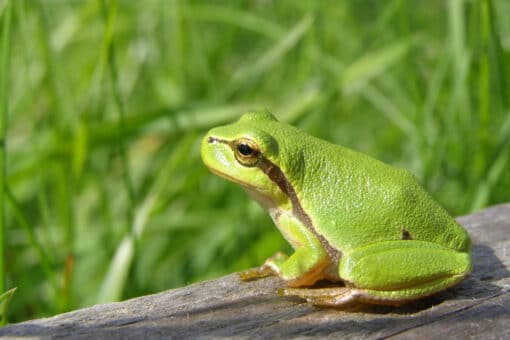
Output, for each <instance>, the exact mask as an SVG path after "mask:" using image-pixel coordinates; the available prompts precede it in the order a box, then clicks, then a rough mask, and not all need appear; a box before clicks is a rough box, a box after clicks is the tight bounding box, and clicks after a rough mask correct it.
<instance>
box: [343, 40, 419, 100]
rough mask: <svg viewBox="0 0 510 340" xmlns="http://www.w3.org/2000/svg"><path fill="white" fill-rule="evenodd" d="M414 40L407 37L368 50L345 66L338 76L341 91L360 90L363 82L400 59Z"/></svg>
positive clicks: (346, 92)
mask: <svg viewBox="0 0 510 340" xmlns="http://www.w3.org/2000/svg"><path fill="white" fill-rule="evenodd" d="M414 40H415V39H414V38H412V37H408V38H404V39H402V40H399V41H397V42H395V43H391V44H389V45H388V46H384V47H383V48H380V49H378V50H376V51H370V52H368V53H367V54H365V55H364V56H363V57H361V58H360V59H358V60H357V61H355V62H353V63H352V64H351V65H349V66H347V67H346V68H345V69H344V70H343V73H342V76H341V77H340V89H341V90H342V92H343V93H345V94H350V93H353V92H357V91H359V90H361V89H362V88H363V85H364V84H366V83H367V82H369V81H370V80H371V79H372V78H375V77H376V76H378V75H379V74H381V73H382V72H384V71H385V70H386V69H387V68H388V67H390V66H392V65H394V64H395V63H397V62H398V61H399V60H401V59H402V58H403V57H404V56H405V55H406V54H407V52H408V51H409V49H410V47H411V46H412V44H413V43H414Z"/></svg>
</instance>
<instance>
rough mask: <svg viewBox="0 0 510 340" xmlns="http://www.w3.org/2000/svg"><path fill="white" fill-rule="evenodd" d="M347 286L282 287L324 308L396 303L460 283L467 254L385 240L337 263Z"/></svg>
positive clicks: (425, 244)
mask: <svg viewBox="0 0 510 340" xmlns="http://www.w3.org/2000/svg"><path fill="white" fill-rule="evenodd" d="M339 271H340V277H341V278H342V279H343V280H345V282H346V285H347V287H337V288H323V289H292V288H291V289H286V290H283V291H282V293H283V294H284V295H294V296H299V297H302V298H305V299H307V300H308V301H309V302H311V303H313V304H316V305H323V306H341V305H346V304H350V303H353V302H358V301H359V302H367V303H374V304H390V305H399V304H401V303H404V302H406V301H409V300H413V299H418V298H421V297H425V296H428V295H431V294H434V293H436V292H439V291H441V290H444V289H446V288H448V287H451V286H453V285H455V284H457V283H458V282H460V281H461V280H462V279H463V278H464V277H465V276H466V275H467V274H469V272H470V271H471V260H470V257H469V255H468V254H465V253H459V252H456V251H453V250H449V249H447V248H444V247H441V246H439V245H436V244H434V243H429V242H423V241H413V240H405V241H390V242H382V243H378V244H373V245H370V246H365V247H362V248H360V249H358V250H355V251H353V252H351V253H349V254H348V255H346V254H344V258H342V260H341V261H340V265H339Z"/></svg>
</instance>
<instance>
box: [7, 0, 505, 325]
mask: <svg viewBox="0 0 510 340" xmlns="http://www.w3.org/2000/svg"><path fill="white" fill-rule="evenodd" d="M7 3H8V2H6V1H0V22H1V25H0V27H1V32H0V34H1V41H3V44H2V51H0V59H1V65H4V67H3V68H2V73H1V74H0V84H3V86H2V87H0V90H1V91H2V92H1V94H2V96H0V116H1V117H2V119H3V121H4V123H3V124H2V125H1V126H2V127H3V128H5V135H4V140H6V141H8V143H7V144H6V145H7V147H6V148H2V149H1V154H0V167H1V165H2V157H6V158H4V159H5V162H3V164H5V165H6V174H5V176H2V175H1V174H0V178H1V181H3V182H4V183H5V185H6V189H5V193H4V195H3V196H1V195H0V197H3V199H2V200H1V202H0V203H1V204H2V207H3V208H4V209H5V224H4V228H3V233H1V234H2V235H3V236H4V242H3V243H2V245H4V246H5V248H4V249H5V250H4V262H3V263H4V264H5V265H4V267H3V269H1V266H0V277H2V276H3V277H4V279H3V280H0V281H2V283H3V289H2V291H0V294H2V293H4V292H5V291H7V290H8V289H11V288H14V287H17V290H16V292H15V293H14V294H13V295H12V292H9V293H8V294H7V295H4V296H5V297H6V298H5V301H7V300H8V298H10V304H9V306H8V307H9V308H8V315H9V320H10V321H20V320H25V319H28V318H34V317H40V316H47V315H52V314H56V313H60V312H63V311H67V310H71V309H75V308H79V307H83V306H87V305H91V304H94V303H98V302H104V301H113V300H120V299H125V298H129V297H134V296H139V295H143V294H149V293H152V292H157V291H160V290H164V289H168V288H172V287H178V286H182V285H185V284H188V283H191V282H196V281H200V280H205V279H209V278H213V277H217V276H220V275H223V274H226V273H230V272H233V271H236V270H240V269H242V268H247V267H249V266H253V265H256V264H258V263H260V262H262V261H263V260H264V258H266V257H268V256H270V255H272V253H274V252H275V251H276V250H279V249H284V250H285V249H287V250H288V249H289V247H288V245H286V244H285V242H284V240H283V239H282V237H281V236H280V235H279V234H278V232H277V231H276V229H275V228H274V227H273V226H272V223H271V221H270V219H269V217H268V216H267V214H266V213H265V212H264V211H262V209H261V208H259V207H258V206H257V205H256V204H255V203H254V202H252V201H250V200H249V199H248V198H247V197H246V195H245V193H244V192H243V191H242V190H241V189H239V188H238V187H236V186H235V185H233V184H230V183H227V182H226V181H224V180H222V179H220V178H218V177H216V176H214V175H212V174H210V173H209V172H208V171H207V170H206V169H205V167H204V166H203V165H202V163H201V160H200V157H199V143H200V139H201V136H203V134H204V133H205V131H206V130H207V129H209V128H210V127H213V126H216V125H219V124H223V123H227V122H230V121H233V120H234V119H236V118H237V117H238V116H239V115H240V114H241V113H242V112H243V111H245V110H248V109H253V108H268V109H270V110H271V111H272V112H273V113H275V115H276V116H278V117H279V118H280V119H281V120H283V121H286V122H289V123H292V124H295V125H297V126H299V127H300V128H302V129H304V130H306V131H308V132H309V133H311V134H313V135H316V136H320V137H322V138H325V139H327V140H330V141H333V142H335V143H339V144H343V145H346V146H348V147H351V148H354V149H357V150H361V151H363V152H366V153H368V154H370V155H372V156H374V157H376V158H379V159H382V160H384V161H386V162H389V163H392V164H395V165H398V166H402V167H406V168H409V169H410V170H412V171H413V173H415V174H416V175H417V176H418V177H419V179H420V180H421V181H422V183H423V184H424V186H425V187H426V188H427V189H428V190H429V191H430V192H431V193H432V194H433V196H434V197H435V198H436V199H437V200H438V201H439V202H441V203H442V204H443V205H444V206H445V207H446V208H447V209H448V210H449V211H450V212H451V213H452V214H454V215H459V214H466V213H469V212H471V211H473V210H476V209H480V208H483V207H485V206H488V205H491V204H496V203H499V202H507V201H510V190H509V188H510V164H509V158H510V101H509V97H508V96H509V87H508V86H509V85H508V81H509V79H510V69H509V64H510V22H509V21H508V20H507V18H506V16H505V13H509V11H510V5H509V4H508V2H507V1H505V0H493V1H488V0H480V1H460V0H451V1H447V2H445V1H439V0H437V1H412V2H410V1H402V0H395V1H375V0H372V1H354V0H352V1H332V0H331V1H291V0H282V1H180V0H173V1H170V0H147V1H128V0H118V1H109V0H88V1H86V0H83V1H80V0H76V1H64V0H38V1H36V0H16V1H10V3H11V5H12V8H11V9H12V20H11V22H9V20H8V19H7V17H8V7H7V6H6V5H7ZM9 31H10V34H9ZM9 50H10V51H9ZM6 94H7V95H6ZM0 133H2V129H0ZM0 217H1V215H0ZM0 229H1V227H0ZM0 287H1V285H0Z"/></svg>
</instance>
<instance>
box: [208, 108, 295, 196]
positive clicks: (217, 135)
mask: <svg viewBox="0 0 510 340" xmlns="http://www.w3.org/2000/svg"><path fill="white" fill-rule="evenodd" d="M283 125H284V124H282V123H279V122H278V121H277V119H276V118H275V117H274V116H273V115H272V114H271V113H269V112H267V111H259V112H249V113H245V114H244V115H243V116H242V117H241V118H240V119H239V120H238V121H237V122H235V123H233V124H230V125H225V126H220V127H217V128H214V129H212V130H210V131H209V132H208V133H207V134H206V135H205V137H204V139H203V141H202V147H201V153H202V159H203V161H204V163H205V165H206V166H207V167H208V168H209V169H210V170H211V171H212V172H213V173H215V174H217V175H219V176H221V177H224V178H226V179H228V180H230V181H232V182H235V183H238V184H240V185H241V186H243V187H244V188H245V189H246V190H247V191H248V192H249V193H250V194H252V195H254V196H255V198H257V199H258V200H259V201H261V203H262V204H264V205H266V206H271V205H273V204H280V203H281V202H282V200H286V197H285V196H286V195H285V193H284V192H283V191H282V185H284V183H283V181H284V180H285V178H284V175H283V172H282V170H281V169H280V167H279V166H280V165H281V162H282V158H281V156H280V152H281V148H280V145H279V143H278V139H279V138H278V137H277V136H278V135H279V133H278V130H281V129H282V126H283Z"/></svg>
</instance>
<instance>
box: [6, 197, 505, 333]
mask: <svg viewBox="0 0 510 340" xmlns="http://www.w3.org/2000/svg"><path fill="white" fill-rule="evenodd" d="M459 221H460V223H462V224H463V225H465V226H466V228H467V230H468V231H469V233H470V234H471V236H472V239H473V260H474V272H473V274H472V275H471V276H470V277H469V278H468V279H467V280H466V281H464V282H463V283H461V284H460V285H459V286H458V287H456V288H453V289H451V290H449V291H446V292H443V293H441V294H438V295H436V296H434V297H431V298H428V299H425V300H421V301H418V302H416V303H413V304H409V305H405V306H402V307H400V308H395V307H385V306H366V305H359V306H355V307H352V308H350V309H348V310H337V309H331V308H318V307H314V306H310V305H308V304H307V303H304V302H302V301H301V300H299V299H296V298H284V297H279V296H278V295H277V294H276V288H278V287H281V286H282V285H283V283H282V282H281V281H280V280H278V279H277V278H268V279H263V280H258V281H254V282H241V281H240V280H239V279H238V277H237V275H236V274H232V275H228V276H225V277H222V278H219V279H217V280H212V281H207V282H201V283H197V284H193V285H190V286H187V287H183V288H178V289H173V290H169V291H165V292H162V293H159V294H154V295H148V296H143V297H140V298H136V299H132V300H128V301H124V302H119V303H110V304H102V305H96V306H93V307H90V308H85V309H82V310H78V311H75V312H70V313H66V314H62V315H58V316H55V317H52V318H46V319H39V320H31V321H27V322H23V323H19V324H13V325H9V326H6V327H4V328H2V329H0V336H4V337H5V336H6V337H20V336H37V337H64V338H66V337H69V338H70V337H72V338H104V339H106V338H109V339H119V338H122V339H125V338H147V337H153V338H162V337H193V338H194V337H224V336H247V337H276V336H278V337H297V336H311V337H313V336H316V337H323V336H334V337H368V338H386V337H397V338H422V337H426V338H443V337H455V338H464V337H473V338H476V337H482V336H483V338H510V331H509V329H510V327H509V325H510V272H509V270H510V204H506V205H500V206H495V207H492V208H489V209H485V210H483V211H480V212H477V213H474V214H472V215H469V216H465V217H461V218H459Z"/></svg>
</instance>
